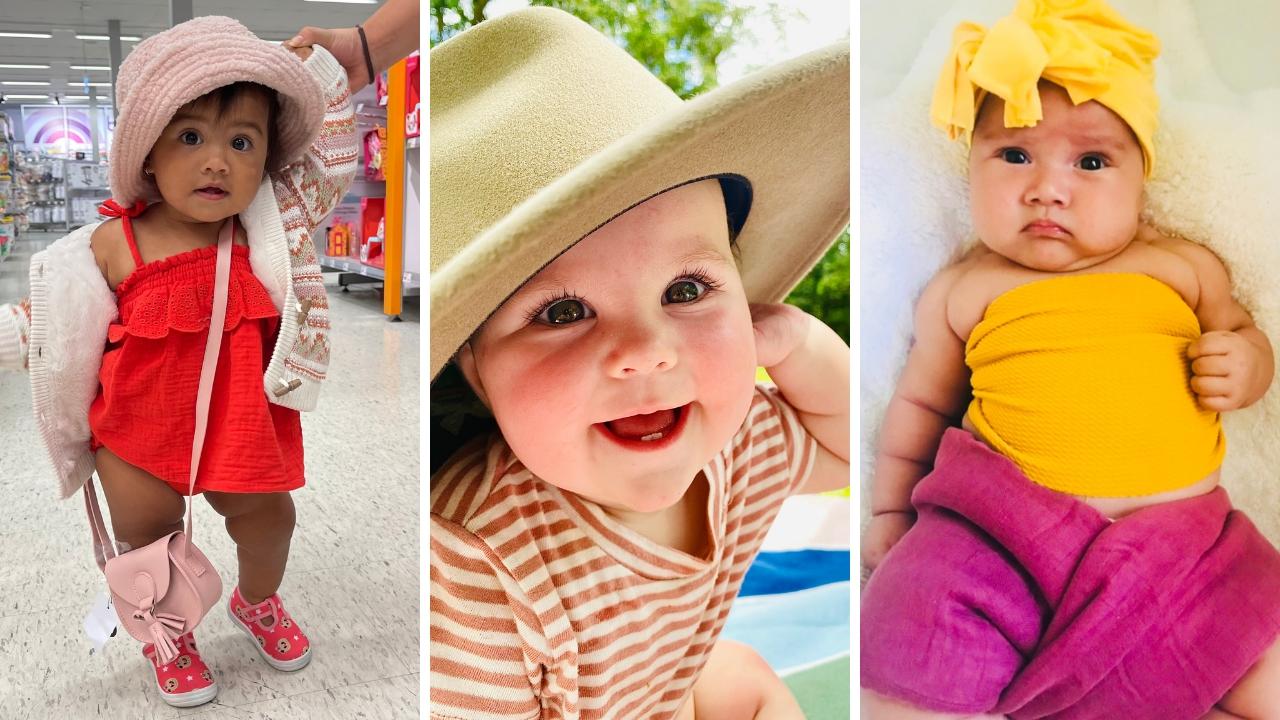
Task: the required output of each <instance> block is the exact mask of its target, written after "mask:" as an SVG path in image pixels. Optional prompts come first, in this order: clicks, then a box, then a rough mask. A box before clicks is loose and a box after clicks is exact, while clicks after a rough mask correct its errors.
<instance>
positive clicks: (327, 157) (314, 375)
mask: <svg viewBox="0 0 1280 720" xmlns="http://www.w3.org/2000/svg"><path fill="white" fill-rule="evenodd" d="M306 66H307V69H308V70H310V71H311V73H312V74H313V75H314V76H315V77H316V79H317V80H318V81H319V82H320V84H321V87H322V88H323V89H324V95H325V100H326V106H325V116H324V123H323V125H322V126H321V128H320V133H319V134H318V135H317V136H316V138H315V140H314V141H312V143H311V147H309V148H308V149H307V153H306V155H304V156H303V157H302V158H300V159H298V160H297V161H296V162H294V163H292V164H290V165H288V166H287V167H285V168H284V169H282V170H280V171H278V172H276V173H273V174H272V176H271V180H272V190H273V191H274V194H275V198H276V204H277V205H278V206H279V209H280V220H281V223H282V225H283V228H284V233H285V238H286V240H287V242H288V246H289V269H290V284H291V285H292V288H293V293H292V294H293V295H294V297H295V299H296V300H297V302H298V303H299V305H300V306H301V307H305V308H307V311H306V312H305V313H303V312H299V320H301V322H302V327H301V328H300V329H299V330H300V331H299V332H298V334H297V339H296V340H295V342H294V345H293V348H292V350H291V351H290V352H289V353H288V355H287V356H286V357H285V361H284V362H285V366H286V369H287V371H288V372H289V374H290V375H294V376H298V377H302V378H306V379H308V380H311V381H313V382H319V381H321V380H323V379H324V377H325V373H326V371H327V370H328V366H329V299H328V296H327V295H326V294H325V291H324V282H323V280H322V278H321V275H320V264H319V260H318V258H317V256H316V249H315V243H314V242H313V240H312V233H314V232H315V231H316V228H317V226H318V225H319V224H320V222H321V221H322V220H323V219H324V217H325V216H326V215H328V214H329V211H330V210H332V209H333V207H334V205H337V204H338V202H339V201H340V200H341V199H342V197H343V195H345V194H346V192H347V188H348V187H350V186H351V180H352V178H353V177H354V176H355V172H356V156H357V145H356V127H355V114H354V112H353V110H352V107H351V94H350V92H348V89H347V76H346V72H345V71H344V70H343V69H342V66H341V65H339V64H338V62H337V61H336V60H334V59H333V56H332V55H330V54H329V53H327V52H324V51H323V50H322V49H321V48H315V51H314V52H313V54H312V55H311V57H310V58H308V59H307V61H306ZM290 310H294V311H297V310H298V308H297V307H296V306H295V307H294V308H286V310H285V311H286V312H289V311H290Z"/></svg>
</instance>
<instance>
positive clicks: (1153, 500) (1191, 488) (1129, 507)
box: [961, 413, 1222, 520]
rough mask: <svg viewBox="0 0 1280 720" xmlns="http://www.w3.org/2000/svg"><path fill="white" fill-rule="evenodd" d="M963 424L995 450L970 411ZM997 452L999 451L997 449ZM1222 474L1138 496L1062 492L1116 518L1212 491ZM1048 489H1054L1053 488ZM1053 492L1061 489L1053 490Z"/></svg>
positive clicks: (1213, 474) (1211, 474) (1218, 470)
mask: <svg viewBox="0 0 1280 720" xmlns="http://www.w3.org/2000/svg"><path fill="white" fill-rule="evenodd" d="M961 426H962V427H963V428H964V429H965V430H968V431H969V433H970V434H972V435H973V436H974V437H975V438H977V439H979V440H981V441H982V442H983V443H984V444H985V445H986V446H987V447H990V448H991V449H992V450H995V448H994V447H992V445H991V443H990V442H988V441H987V439H986V438H984V437H983V436H982V433H980V432H978V429H977V428H975V427H974V426H973V423H971V422H969V415H968V413H966V414H965V416H964V420H963V421H962V423H961ZM996 452H999V451H998V450H997V451H996ZM1221 474H1222V473H1221V470H1220V469H1215V470H1214V471H1213V472H1211V473H1209V474H1208V475H1206V476H1205V477H1204V478H1202V479H1200V480H1198V481H1197V482H1195V483H1194V484H1192V485H1188V486H1186V487H1181V488H1178V489H1177V490H1167V491H1165V492H1158V493H1154V494H1152V495H1141V496H1138V497H1090V496H1086V495H1072V494H1071V493H1062V494H1063V495H1068V496H1070V497H1073V498H1075V499H1077V500H1079V501H1080V502H1082V503H1084V504H1085V505H1088V506H1089V507H1091V508H1093V509H1094V510H1097V511H1098V512H1100V513H1102V514H1103V515H1106V516H1107V517H1109V518H1111V519H1113V520H1114V519H1116V518H1120V517H1124V516H1125V515H1128V514H1129V513H1131V512H1133V511H1135V510H1141V509H1142V508H1144V507H1149V506H1151V505H1159V504H1160V503H1166V502H1172V501H1174V500H1183V499H1186V498H1190V497H1196V496H1198V495H1204V494H1205V493H1208V492H1212V491H1213V489H1214V488H1216V487H1218V480H1219V478H1220V477H1221ZM1041 487H1044V486H1041ZM1046 489H1048V490H1053V488H1046ZM1053 492H1059V491H1057V490H1053Z"/></svg>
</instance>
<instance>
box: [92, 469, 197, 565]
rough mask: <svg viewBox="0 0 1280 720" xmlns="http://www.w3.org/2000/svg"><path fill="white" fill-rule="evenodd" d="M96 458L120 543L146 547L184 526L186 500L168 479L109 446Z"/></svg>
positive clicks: (113, 530)
mask: <svg viewBox="0 0 1280 720" xmlns="http://www.w3.org/2000/svg"><path fill="white" fill-rule="evenodd" d="M94 461H95V463H96V464H97V466H98V479H99V480H101V481H102V492H103V494H104V495H106V497H107V507H108V508H109V509H110V511H111V529H112V532H113V533H114V534H115V539H116V542H117V543H125V544H127V545H128V549H136V548H140V547H146V546H147V545H150V544H151V543H153V542H155V541H156V540H159V539H160V538H162V537H164V536H165V535H168V534H169V533H171V532H174V531H175V530H181V529H182V521H183V517H184V512H185V511H186V504H185V503H184V502H183V501H182V496H181V495H179V494H178V492H177V491H176V490H174V489H173V488H171V487H169V485H168V483H166V482H165V481H163V480H161V479H160V478H158V477H156V476H154V475H152V474H151V473H149V472H147V471H146V470H143V469H142V468H138V467H134V466H133V465H130V464H129V463H127V462H125V461H124V460H121V459H120V458H119V457H117V456H116V454H115V453H113V452H111V451H110V450H108V449H106V448H102V449H100V450H98V452H97V454H96V455H95V456H94Z"/></svg>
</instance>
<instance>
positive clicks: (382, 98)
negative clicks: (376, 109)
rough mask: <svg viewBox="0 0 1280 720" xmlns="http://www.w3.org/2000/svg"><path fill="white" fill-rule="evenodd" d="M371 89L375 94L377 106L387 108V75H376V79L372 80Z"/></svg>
mask: <svg viewBox="0 0 1280 720" xmlns="http://www.w3.org/2000/svg"><path fill="white" fill-rule="evenodd" d="M373 88H374V92H376V93H377V96H378V105H380V106H382V107H386V106H387V74H386V73H378V77H376V78H374V81H373Z"/></svg>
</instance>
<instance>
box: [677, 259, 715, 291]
mask: <svg viewBox="0 0 1280 720" xmlns="http://www.w3.org/2000/svg"><path fill="white" fill-rule="evenodd" d="M676 280H697V281H698V282H700V283H702V284H703V285H706V286H707V290H708V291H714V290H719V289H720V287H721V285H723V283H721V282H720V281H719V280H716V279H715V278H713V277H711V274H710V272H708V271H707V269H706V268H705V267H703V266H701V265H698V266H695V267H692V268H686V269H685V270H684V272H681V273H680V276H679V277H677V278H676ZM676 280H672V281H671V282H675V281H676Z"/></svg>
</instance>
